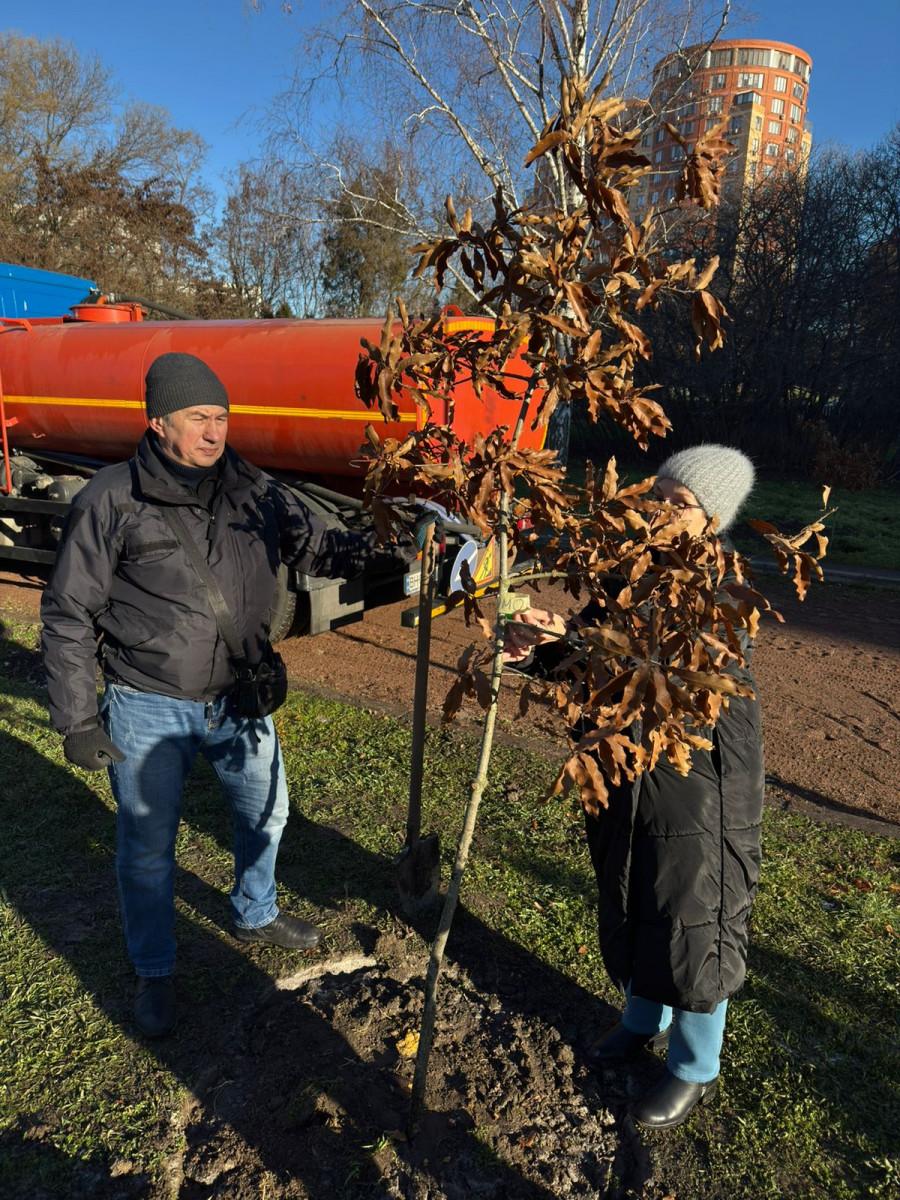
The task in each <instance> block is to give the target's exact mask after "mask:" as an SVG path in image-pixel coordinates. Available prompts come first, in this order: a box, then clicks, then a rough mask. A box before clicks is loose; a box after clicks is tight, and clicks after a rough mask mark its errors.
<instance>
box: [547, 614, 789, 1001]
mask: <svg viewBox="0 0 900 1200" xmlns="http://www.w3.org/2000/svg"><path fill="white" fill-rule="evenodd" d="M600 611H601V610H599V609H597V610H596V611H595V610H594V609H593V608H592V606H590V605H589V606H588V608H587V609H585V610H584V612H583V613H582V614H580V618H581V619H582V620H585V619H586V620H597V619H599V615H600ZM742 641H743V643H744V657H745V659H747V660H748V661H749V656H750V646H749V644H748V643H747V642H746V640H745V639H743V638H742ZM561 658H562V652H561V651H560V649H559V648H558V647H557V646H553V645H549V646H546V647H539V648H538V651H537V652H536V654H535V662H534V664H533V669H534V670H535V671H536V673H538V674H541V675H545V676H546V675H552V674H553V671H554V667H555V666H556V663H558V662H559V661H560V660H561ZM528 669H529V668H528V667H526V670H528ZM730 673H731V674H732V675H734V677H735V678H736V679H738V680H740V681H742V682H745V683H749V684H750V686H751V687H752V688H753V690H754V692H755V691H756V685H755V683H754V680H753V676H752V675H751V673H750V671H749V669H747V668H742V669H737V668H733V669H732V670H731V672H730ZM711 740H712V741H713V743H714V748H713V749H712V750H711V751H708V750H695V751H694V752H693V754H692V761H693V767H692V769H691V772H690V774H689V775H687V776H682V775H679V774H678V772H677V771H676V770H675V769H674V767H672V766H671V765H670V764H669V762H668V760H662V761H661V762H660V763H659V765H658V766H657V767H656V769H655V770H654V771H652V772H649V773H647V774H644V775H642V776H640V777H639V778H638V780H637V781H636V782H635V783H633V784H629V783H624V782H623V784H622V786H621V787H618V788H614V787H610V794H609V808H608V809H606V810H603V811H601V813H600V815H599V816H597V817H591V816H589V815H586V816H585V823H586V828H587V838H588V846H589V848H590V852H591V860H592V862H593V866H594V871H595V873H596V876H597V886H598V889H599V912H598V921H599V931H600V950H601V952H602V954H603V961H604V963H605V965H606V969H607V971H608V972H609V974H610V977H611V978H612V980H613V982H614V983H616V984H617V985H618V986H619V987H620V988H621V989H622V990H623V991H624V989H625V987H626V985H627V984H628V983H629V982H630V984H631V989H632V991H633V992H634V994H635V995H637V996H643V997H644V998H645V999H647V1000H655V1001H657V1002H659V1003H663V1004H670V1005H672V1006H673V1007H675V1008H681V1009H687V1010H688V1011H690V1012H712V1010H713V1009H714V1008H715V1007H716V1005H717V1004H718V1003H719V1002H720V1001H721V1000H724V999H726V998H727V997H729V996H733V995H734V993H735V992H736V991H737V990H738V988H739V987H740V986H741V984H742V983H743V980H744V974H745V971H746V965H747V933H748V922H749V917H750V909H751V907H752V905H753V900H754V897H755V895H756V889H757V883H758V880H759V864H760V826H761V822H762V805H763V791H764V786H765V771H764V768H763V752H762V724H761V720H760V706H759V700H758V699H754V700H748V699H745V698H743V697H732V699H731V702H730V705H729V708H728V710H727V711H726V712H723V713H722V715H721V717H720V718H719V721H718V722H717V724H716V726H715V729H714V730H713V732H712V736H711Z"/></svg>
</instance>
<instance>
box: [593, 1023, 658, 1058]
mask: <svg viewBox="0 0 900 1200" xmlns="http://www.w3.org/2000/svg"><path fill="white" fill-rule="evenodd" d="M668 1044H669V1030H668V1029H664V1030H663V1031H662V1033H632V1032H631V1030H630V1029H626V1028H625V1026H624V1025H623V1024H622V1022H621V1021H619V1022H618V1024H616V1025H613V1027H612V1029H611V1030H610V1031H609V1033H607V1034H604V1036H603V1037H602V1038H601V1039H600V1041H599V1042H597V1043H596V1044H595V1045H594V1046H592V1047H591V1049H590V1050H589V1051H588V1052H587V1060H588V1062H589V1063H593V1064H594V1066H598V1067H600V1066H603V1065H604V1064H605V1063H614V1062H625V1061H626V1060H629V1059H632V1058H637V1056H638V1055H639V1054H640V1052H641V1051H642V1050H664V1049H665V1048H666V1046H668Z"/></svg>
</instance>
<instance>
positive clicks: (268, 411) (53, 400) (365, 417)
mask: <svg viewBox="0 0 900 1200" xmlns="http://www.w3.org/2000/svg"><path fill="white" fill-rule="evenodd" d="M3 399H4V402H5V403H6V404H46V405H50V404H55V405H62V406H66V407H70V408H132V409H133V408H139V409H143V407H144V405H143V402H142V401H141V400H94V399H88V398H86V397H84V396H4V397H3ZM229 412H231V413H236V414H238V415H240V416H259V417H314V418H321V417H332V418H334V419H335V420H338V421H371V420H373V419H374V418H376V417H377V416H378V415H379V414H378V413H376V412H372V411H369V410H368V409H366V410H363V411H361V412H347V411H345V410H344V409H337V408H275V407H274V406H273V407H266V406H265V405H261V404H232V405H231V406H230V408H229ZM397 422H399V423H400V424H407V425H414V424H415V422H416V414H415V413H414V412H412V413H400V415H399V417H398V418H397Z"/></svg>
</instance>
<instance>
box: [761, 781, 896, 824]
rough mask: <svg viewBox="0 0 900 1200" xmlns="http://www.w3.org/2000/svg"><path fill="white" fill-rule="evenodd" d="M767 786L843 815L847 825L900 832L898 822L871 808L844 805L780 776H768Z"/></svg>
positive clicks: (826, 810)
mask: <svg viewBox="0 0 900 1200" xmlns="http://www.w3.org/2000/svg"><path fill="white" fill-rule="evenodd" d="M766 784H767V785H769V784H771V785H772V786H774V787H776V788H778V789H779V790H780V791H782V792H784V793H785V794H786V795H787V796H795V797H796V798H797V799H798V800H804V801H805V802H806V803H807V804H811V805H813V806H814V807H815V808H819V809H822V810H824V812H826V813H841V814H842V815H843V816H846V817H847V818H849V819H848V820H847V821H844V822H842V823H843V824H845V825H849V826H854V825H856V826H859V825H860V824H862V823H863V822H864V821H875V822H877V823H878V824H879V825H880V826H882V828H883V829H884V830H885V831H886V832H887V831H890V830H894V831H897V830H900V825H898V824H897V822H896V821H890V820H886V819H885V818H884V817H883V816H881V815H879V814H878V813H877V812H874V811H873V810H872V809H871V808H866V807H865V806H864V805H858V806H857V807H855V808H854V807H853V806H852V805H850V804H844V803H842V802H841V801H840V800H835V799H833V798H832V797H831V796H823V795H822V793H821V792H817V791H815V790H814V789H813V788H806V787H801V785H800V784H798V783H789V782H788V780H786V779H782V778H781V776H780V775H767V776H766ZM785 807H786V806H785ZM869 828H871V826H869Z"/></svg>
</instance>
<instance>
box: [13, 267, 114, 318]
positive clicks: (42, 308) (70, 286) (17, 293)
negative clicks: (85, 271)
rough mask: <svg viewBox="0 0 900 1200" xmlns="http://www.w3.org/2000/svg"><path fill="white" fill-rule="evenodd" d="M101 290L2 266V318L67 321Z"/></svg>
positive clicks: (57, 276) (31, 269)
mask: <svg viewBox="0 0 900 1200" xmlns="http://www.w3.org/2000/svg"><path fill="white" fill-rule="evenodd" d="M97 290H98V289H97V285H96V284H95V283H92V282H91V281H90V279H78V278H76V277H75V276H74V275H60V274H59V273H58V272H57V271H39V270H38V269H37V268H35V267H19V266H16V265H15V264H14V263H0V317H25V318H30V317H64V316H65V315H66V314H67V313H68V311H69V309H70V308H71V307H72V305H73V304H81V303H82V302H83V301H84V300H88V299H89V298H90V296H91V292H94V293H96V292H97Z"/></svg>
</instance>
